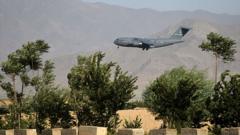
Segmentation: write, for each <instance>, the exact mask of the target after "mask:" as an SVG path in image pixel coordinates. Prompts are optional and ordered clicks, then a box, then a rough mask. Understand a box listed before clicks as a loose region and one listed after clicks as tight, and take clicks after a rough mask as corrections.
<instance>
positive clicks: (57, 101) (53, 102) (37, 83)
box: [31, 61, 74, 132]
mask: <svg viewBox="0 0 240 135" xmlns="http://www.w3.org/2000/svg"><path fill="white" fill-rule="evenodd" d="M53 69H54V64H53V63H52V62H50V61H46V62H45V64H44V67H43V70H42V71H43V73H42V75H39V76H35V77H34V78H33V79H32V82H31V83H32V86H34V88H35V90H36V94H35V95H34V97H33V98H32V104H31V106H32V108H33V112H35V113H36V123H35V125H36V127H37V130H38V132H41V131H42V130H43V129H44V128H45V127H46V119H48V118H49V121H50V124H51V128H55V127H61V126H62V127H64V128H67V127H71V126H73V124H74V123H73V121H72V117H71V116H70V110H71V106H70V105H69V104H68V100H69V98H68V95H69V94H68V90H67V89H60V88H59V87H57V86H55V84H54V80H55V75H54V73H53ZM59 121H60V122H59Z"/></svg>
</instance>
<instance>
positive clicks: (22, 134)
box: [14, 129, 37, 135]
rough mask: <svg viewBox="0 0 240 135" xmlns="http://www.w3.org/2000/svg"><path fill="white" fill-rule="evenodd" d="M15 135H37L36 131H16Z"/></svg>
mask: <svg viewBox="0 0 240 135" xmlns="http://www.w3.org/2000/svg"><path fill="white" fill-rule="evenodd" d="M14 135H37V131H36V129H14Z"/></svg>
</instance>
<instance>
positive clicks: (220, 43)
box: [199, 32, 236, 83]
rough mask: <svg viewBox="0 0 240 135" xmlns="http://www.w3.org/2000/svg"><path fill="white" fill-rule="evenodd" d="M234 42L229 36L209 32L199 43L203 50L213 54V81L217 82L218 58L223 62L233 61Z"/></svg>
mask: <svg viewBox="0 0 240 135" xmlns="http://www.w3.org/2000/svg"><path fill="white" fill-rule="evenodd" d="M235 44H236V43H235V41H234V40H232V39H230V38H229V37H223V36H221V35H220V34H217V33H213V32H211V33H209V34H208V35H207V41H204V42H202V44H201V45H199V47H200V48H201V49H202V50H203V51H208V52H212V53H213V55H214V56H215V83H216V82H217V74H218V59H219V58H221V59H222V60H223V62H231V61H233V60H234V54H235V53H236V50H235V47H236V46H235Z"/></svg>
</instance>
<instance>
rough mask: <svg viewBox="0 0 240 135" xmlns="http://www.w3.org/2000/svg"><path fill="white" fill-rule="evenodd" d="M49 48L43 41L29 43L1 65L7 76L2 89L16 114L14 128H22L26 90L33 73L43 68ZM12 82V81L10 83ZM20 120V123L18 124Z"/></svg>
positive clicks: (2, 83) (10, 55)
mask: <svg viewBox="0 0 240 135" xmlns="http://www.w3.org/2000/svg"><path fill="white" fill-rule="evenodd" d="M48 49H49V46H48V44H47V43H45V42H44V41H43V40H37V41H35V42H28V43H27V44H24V45H23V46H22V48H20V49H17V50H16V51H15V52H13V53H10V54H9V55H8V59H7V60H6V61H4V62H2V63H1V70H2V71H3V72H4V73H5V75H7V77H9V78H6V79H5V80H4V81H2V82H1V88H2V89H3V90H4V91H6V93H7V96H8V98H10V99H12V101H13V107H15V109H12V110H13V111H14V112H13V114H14V117H13V119H14V124H13V127H14V128H16V127H17V125H18V128H20V123H21V122H20V121H21V120H20V119H21V112H22V109H21V106H22V105H23V104H22V98H23V96H24V90H25V88H26V87H27V86H29V85H30V82H31V77H33V76H31V75H33V74H31V75H30V73H32V72H33V71H36V70H39V69H41V68H42V58H41V56H42V54H43V53H46V52H48ZM9 80H10V81H9ZM16 80H20V83H21V84H20V85H21V88H20V89H17V88H16ZM16 119H18V122H16Z"/></svg>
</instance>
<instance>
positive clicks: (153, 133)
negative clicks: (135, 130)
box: [149, 128, 177, 135]
mask: <svg viewBox="0 0 240 135" xmlns="http://www.w3.org/2000/svg"><path fill="white" fill-rule="evenodd" d="M149 135H177V130H176V129H167V128H166V129H152V130H150V131H149Z"/></svg>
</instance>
